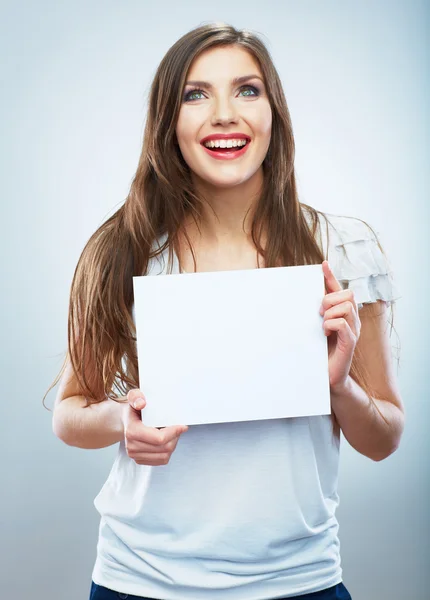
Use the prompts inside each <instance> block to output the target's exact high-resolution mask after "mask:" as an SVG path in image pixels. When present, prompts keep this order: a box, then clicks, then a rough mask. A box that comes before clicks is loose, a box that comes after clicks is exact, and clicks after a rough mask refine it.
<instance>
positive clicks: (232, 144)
mask: <svg viewBox="0 0 430 600" xmlns="http://www.w3.org/2000/svg"><path fill="white" fill-rule="evenodd" d="M245 144H246V140H211V141H210V142H205V144H204V145H205V146H206V147H207V148H236V147H237V146H239V147H240V146H244V145H245Z"/></svg>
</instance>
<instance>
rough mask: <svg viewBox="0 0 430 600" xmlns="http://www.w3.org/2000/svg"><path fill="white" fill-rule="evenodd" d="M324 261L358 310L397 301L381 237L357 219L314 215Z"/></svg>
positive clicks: (364, 222)
mask: <svg viewBox="0 0 430 600" xmlns="http://www.w3.org/2000/svg"><path fill="white" fill-rule="evenodd" d="M318 219H319V231H320V240H321V244H322V250H323V253H324V256H325V258H326V259H327V260H328V262H329V263H330V266H331V267H332V269H333V272H334V274H335V276H336V279H337V280H338V281H339V283H340V284H341V285H342V287H343V288H344V289H352V290H353V291H354V295H355V299H356V301H357V303H358V305H359V308H361V307H362V306H363V304H364V303H371V302H377V301H378V300H384V301H385V302H386V303H387V304H388V305H390V304H392V303H394V302H395V300H397V299H399V298H401V296H400V295H399V291H398V288H397V285H396V283H395V280H394V272H393V268H392V265H391V262H390V260H389V257H388V255H387V252H386V251H385V249H384V248H383V245H382V243H381V234H380V232H379V231H376V230H375V229H374V228H373V227H372V225H371V224H370V223H368V222H366V221H364V220H362V219H360V218H358V217H353V216H347V215H334V214H330V213H318Z"/></svg>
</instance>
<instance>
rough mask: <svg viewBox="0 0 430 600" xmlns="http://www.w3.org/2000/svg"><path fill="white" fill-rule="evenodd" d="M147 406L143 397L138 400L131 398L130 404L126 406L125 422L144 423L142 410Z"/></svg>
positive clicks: (129, 399)
mask: <svg viewBox="0 0 430 600" xmlns="http://www.w3.org/2000/svg"><path fill="white" fill-rule="evenodd" d="M145 406H146V400H145V398H142V397H138V398H134V399H133V396H132V397H131V398H128V403H127V404H126V405H125V406H124V409H125V412H124V414H123V417H124V419H125V421H126V422H127V423H130V422H131V421H139V422H141V421H142V414H141V410H142V409H144V408H145Z"/></svg>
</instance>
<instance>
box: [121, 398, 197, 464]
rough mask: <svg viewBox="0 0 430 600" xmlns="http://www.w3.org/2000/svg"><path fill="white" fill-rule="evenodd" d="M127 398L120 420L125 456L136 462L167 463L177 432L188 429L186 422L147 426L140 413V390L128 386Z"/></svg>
mask: <svg viewBox="0 0 430 600" xmlns="http://www.w3.org/2000/svg"><path fill="white" fill-rule="evenodd" d="M127 401H128V402H127V404H124V406H123V413H122V420H123V424H124V437H125V447H126V450H127V454H128V456H129V457H130V458H132V459H133V460H134V461H135V462H136V463H137V464H138V465H152V466H158V465H167V464H168V462H169V460H170V456H171V454H172V452H173V451H174V449H175V448H176V445H177V443H178V440H179V436H180V435H181V434H182V433H184V432H185V431H187V430H188V426H187V425H170V426H169V427H162V428H161V429H158V428H157V427H147V426H146V425H144V423H143V421H142V419H141V413H140V411H141V410H142V409H143V408H145V406H146V400H145V397H144V395H143V393H142V392H141V391H140V390H139V389H134V390H130V391H129V392H128V394H127Z"/></svg>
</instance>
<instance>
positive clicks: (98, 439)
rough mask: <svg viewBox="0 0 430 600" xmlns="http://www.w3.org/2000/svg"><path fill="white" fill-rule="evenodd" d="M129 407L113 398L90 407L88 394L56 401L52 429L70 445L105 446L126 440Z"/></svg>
mask: <svg viewBox="0 0 430 600" xmlns="http://www.w3.org/2000/svg"><path fill="white" fill-rule="evenodd" d="M127 406H128V403H127V401H125V403H123V402H121V403H120V402H115V400H110V399H109V400H103V401H102V402H99V403H97V404H90V405H89V406H86V401H85V398H84V396H70V397H67V398H64V399H63V400H61V401H59V402H56V404H55V407H54V414H53V417H52V429H53V431H54V433H55V435H56V436H57V437H58V438H59V439H60V440H62V441H63V442H65V443H66V444H68V445H69V446H77V447H78V448H88V449H89V448H105V447H106V446H111V445H112V444H115V443H117V442H120V441H121V440H123V439H124V423H123V411H124V410H125V409H126V408H127Z"/></svg>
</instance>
